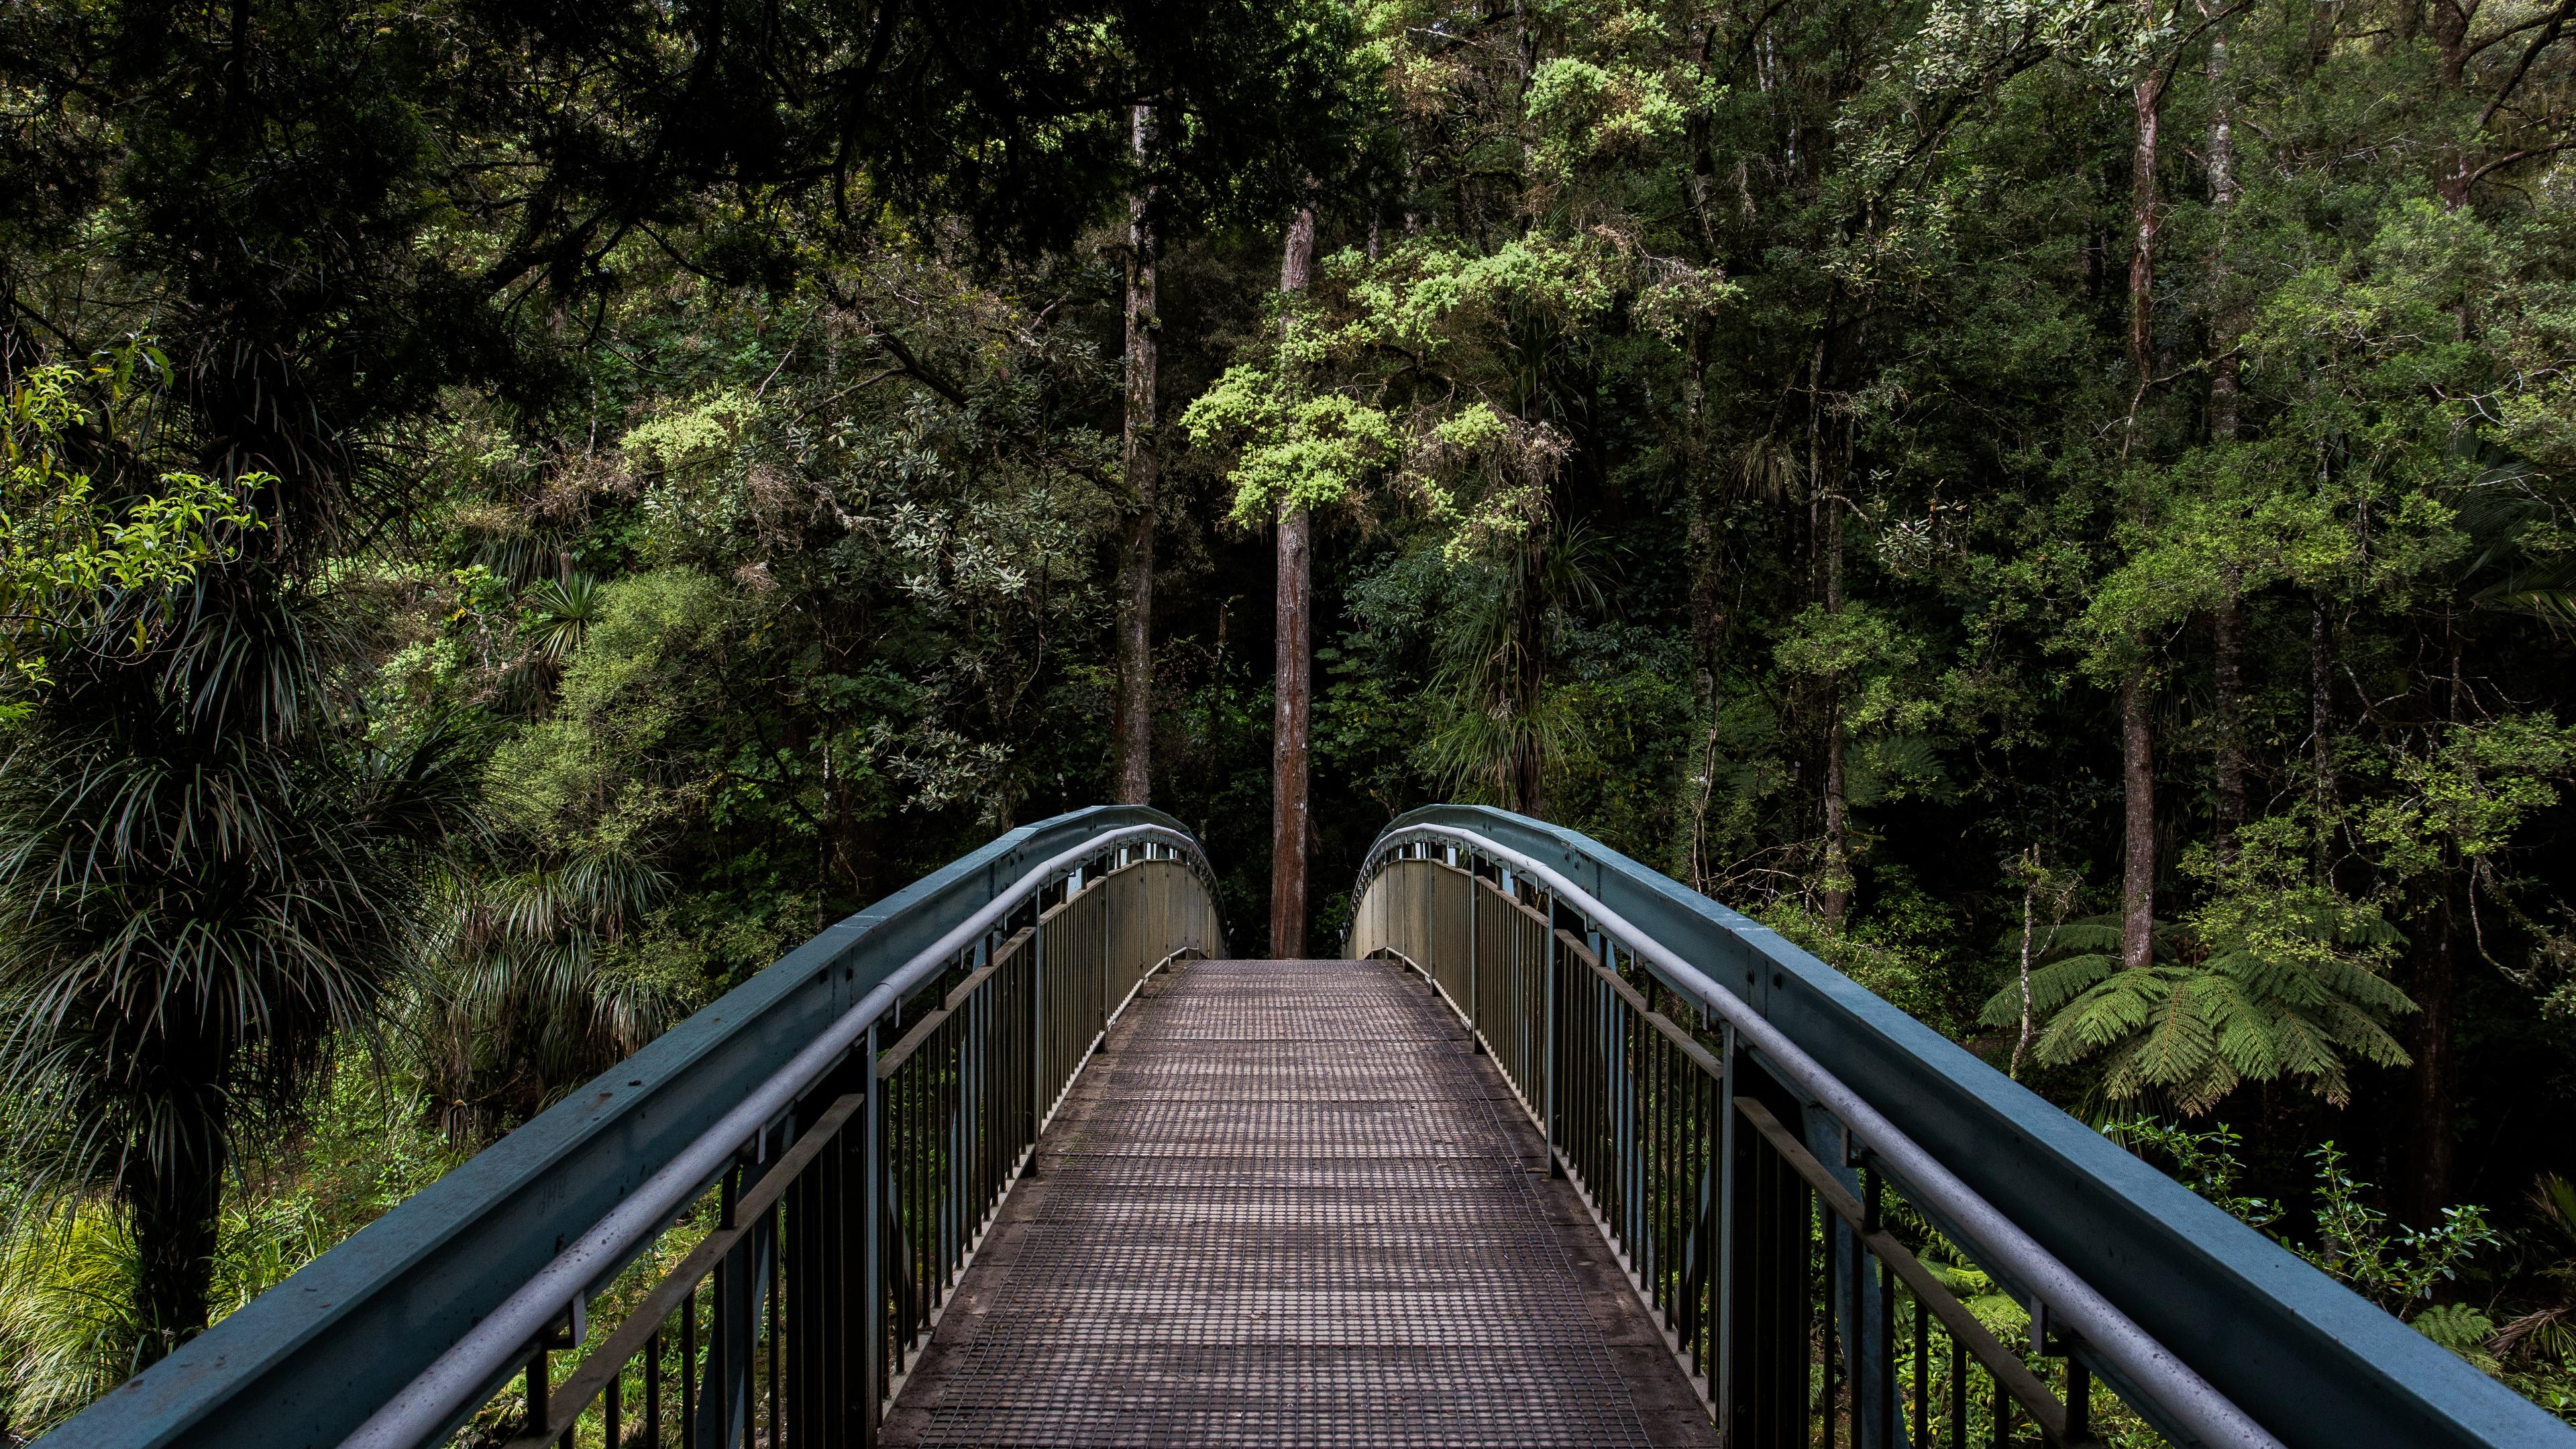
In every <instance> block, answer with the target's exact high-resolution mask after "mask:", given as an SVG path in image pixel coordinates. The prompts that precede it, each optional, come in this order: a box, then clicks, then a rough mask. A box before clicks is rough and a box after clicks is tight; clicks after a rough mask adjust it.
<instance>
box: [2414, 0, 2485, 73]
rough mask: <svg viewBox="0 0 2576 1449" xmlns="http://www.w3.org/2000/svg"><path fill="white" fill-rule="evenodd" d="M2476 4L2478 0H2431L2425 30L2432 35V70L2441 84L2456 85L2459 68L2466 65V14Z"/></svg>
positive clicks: (2468, 13) (2462, 68)
mask: <svg viewBox="0 0 2576 1449" xmlns="http://www.w3.org/2000/svg"><path fill="white" fill-rule="evenodd" d="M2477 8H2478V3H2477V0H2469V3H2468V4H2467V5H2466V6H2463V5H2461V4H2460V3H2459V0H2433V4H2432V7H2431V11H2430V13H2429V14H2427V15H2426V16H2425V17H2424V30H2425V33H2426V34H2428V35H2430V36H2431V37H2432V38H2433V53H2434V61H2433V73H2434V74H2436V75H2438V76H2440V77H2441V78H2442V83H2443V84H2444V85H2454V86H2455V85H2458V84H2459V83H2460V74H2461V72H2463V71H2464V70H2466V69H2467V68H2468V63H2469V17H2470V16H2471V15H2473V14H2475V13H2476V11H2477Z"/></svg>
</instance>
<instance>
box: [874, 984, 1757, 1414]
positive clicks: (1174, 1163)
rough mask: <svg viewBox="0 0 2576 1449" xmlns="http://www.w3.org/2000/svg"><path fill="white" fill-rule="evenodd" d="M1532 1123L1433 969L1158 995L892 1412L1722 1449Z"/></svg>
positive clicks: (1125, 1030)
mask: <svg viewBox="0 0 2576 1449" xmlns="http://www.w3.org/2000/svg"><path fill="white" fill-rule="evenodd" d="M1542 1154H1543V1148H1542V1145H1541V1143H1540V1140H1539V1137H1538V1134H1537V1133H1536V1131H1535V1130H1534V1129H1533V1128H1532V1127H1531V1126H1530V1124H1529V1121H1528V1118H1527V1117H1526V1115H1525V1114H1524V1113H1523V1112H1522V1110H1521V1108H1520V1106H1519V1104H1518V1103H1517V1102H1515V1101H1514V1100H1513V1099H1512V1098H1511V1097H1510V1095H1509V1093H1508V1090H1507V1089H1506V1088H1505V1087H1504V1085H1503V1083H1502V1080H1501V1078H1500V1077H1499V1076H1498V1075H1497V1074H1496V1073H1495V1072H1494V1071H1493V1070H1492V1068H1491V1067H1490V1066H1489V1065H1488V1064H1487V1063H1486V1062H1485V1061H1484V1060H1483V1059H1482V1058H1480V1057H1477V1056H1475V1055H1473V1054H1471V1052H1470V1049H1469V1044H1468V1041H1467V1036H1466V1032H1465V1029H1464V1028H1463V1027H1462V1026H1461V1025H1460V1024H1459V1023H1458V1021H1457V1019H1456V1018H1455V1016H1454V1015H1452V1014H1451V1013H1450V1012H1449V1011H1448V1010H1447V1009H1446V1008H1445V1007H1444V1006H1443V1005H1442V1004H1441V1003H1440V1002H1439V1000H1438V998H1437V997H1435V996H1434V995H1432V993H1431V992H1430V990H1429V988H1428V987H1427V986H1426V985H1425V984H1424V983H1423V982H1422V981H1421V980H1420V978H1418V977H1414V976H1411V975H1409V974H1407V973H1404V972H1402V971H1400V970H1398V969H1396V968H1394V967H1390V966H1388V965H1385V964H1383V963H1378V962H1358V961H1299V962H1260V961H1198V962H1192V963H1189V964H1188V965H1187V966H1186V967H1184V968H1181V969H1179V970H1177V971H1175V972H1172V973H1167V974H1166V975H1165V976H1163V977H1158V978H1156V980H1155V981H1154V982H1153V983H1152V984H1151V985H1150V986H1149V987H1148V991H1147V994H1145V995H1142V996H1140V997H1139V998H1138V1000H1137V1001H1136V1003H1135V1004H1134V1005H1133V1006H1132V1007H1131V1008H1130V1009H1129V1011H1128V1013H1127V1015H1126V1017H1125V1018H1124V1019H1122V1021H1121V1023H1120V1024H1119V1026H1118V1027H1117V1028H1116V1029H1115V1030H1113V1031H1112V1033H1111V1035H1110V1038H1109V1042H1108V1044H1107V1047H1106V1049H1105V1054H1104V1055H1103V1057H1102V1058H1101V1059H1100V1060H1098V1061H1095V1062H1094V1063H1093V1064H1092V1065H1091V1067H1090V1068H1089V1070H1087V1071H1086V1072H1085V1073H1084V1074H1083V1077H1082V1080H1081V1082H1080V1083H1079V1084H1078V1085H1077V1087H1076V1089H1075V1092H1074V1094H1073V1096H1072V1098H1071V1099H1069V1100H1068V1102H1067V1104H1066V1106H1065V1109H1064V1111H1063V1112H1062V1113H1061V1114H1060V1115H1059V1116H1058V1118H1057V1119H1056V1121H1055V1123H1054V1124H1053V1125H1052V1126H1051V1127H1050V1128H1049V1129H1048V1132H1047V1134H1046V1137H1045V1140H1044V1141H1043V1142H1041V1143H1040V1146H1039V1151H1038V1159H1037V1165H1036V1166H1037V1171H1036V1173H1035V1175H1034V1176H1033V1177H1031V1178H1030V1179H1028V1180H1026V1181H1023V1182H1022V1183H1021V1184H1020V1185H1019V1187H1018V1188H1017V1189H1016V1190H1015V1191H1014V1192H1013V1193H1012V1195H1011V1200H1010V1202H1009V1203H1008V1204H1007V1205H1006V1207H1005V1209H1004V1211H1003V1214H1002V1217H1001V1220H1000V1221H999V1222H998V1223H997V1224H996V1225H995V1227H994V1229H993V1231H992V1233H991V1234H990V1235H989V1236H988V1238H987V1240H986V1241H985V1243H984V1245H983V1246H982V1248H981V1249H980V1250H979V1251H978V1253H977V1254H976V1257H975V1261H974V1263H973V1265H972V1267H971V1268H970V1269H969V1271H968V1272H967V1274H966V1277H965V1280H964V1282H963V1283H962V1284H961V1285H960V1287H959V1290H958V1293H957V1295H956V1298H955V1299H954V1300H953V1302H952V1303H951V1305H950V1307H949V1309H948V1310H947V1313H946V1314H945V1316H944V1317H943V1318H942V1320H941V1322H940V1326H939V1329H938V1332H937V1333H936V1335H935V1336H934V1338H933V1341H932V1343H931V1346H930V1348H929V1349H928V1350H927V1351H926V1352H925V1353H924V1354H923V1356H922V1358H921V1360H920V1361H919V1363H918V1364H917V1365H916V1366H915V1368H914V1371H913V1373H912V1374H911V1375H910V1377H909V1378H908V1380H907V1381H906V1382H905V1384H904V1386H903V1390H902V1394H901V1397H900V1398H899V1399H898V1400H897V1402H896V1405H895V1410H894V1413H893V1415H892V1416H891V1417H890V1419H889V1421H888V1423H887V1426H886V1428H887V1437H888V1439H889V1441H890V1442H895V1443H912V1444H1177V1443H1203V1444H1316V1443H1333V1444H1405V1445H1414V1444H1419V1445H1433V1444H1541V1443H1554V1444H1586V1445H1591V1444H1603V1445H1610V1444H1649V1443H1681V1444H1705V1443H1709V1442H1711V1436H1710V1434H1709V1431H1708V1423H1707V1419H1706V1417H1705V1413H1704V1411H1703V1410H1702V1409H1701V1407H1700V1403H1699V1400H1698V1398H1697V1396H1696V1395H1695V1394H1694V1393H1693V1391H1692V1389H1691V1386H1690V1385H1689V1384H1688V1382H1687V1381H1685V1380H1684V1379H1683V1377H1682V1374H1681V1370H1680V1369H1679V1367H1678V1366H1677V1365H1676V1364H1675V1363H1674V1361H1673V1359H1672V1357H1671V1355H1670V1353H1669V1352H1668V1351H1667V1349H1666V1347H1665V1345H1664V1341H1663V1339H1662V1337H1661V1335H1660V1332H1659V1331H1658V1330H1657V1329H1656V1328H1655V1326H1654V1325H1653V1323H1652V1322H1651V1321H1650V1320H1649V1319H1648V1318H1647V1316H1646V1314H1645V1312H1644V1310H1643V1309H1642V1307H1641V1306H1640V1305H1639V1304H1638V1301H1637V1299H1636V1297H1635V1295H1634V1294H1633V1293H1632V1292H1631V1291H1630V1290H1629V1288H1628V1286H1627V1284H1626V1282H1625V1280H1624V1278H1622V1277H1621V1276H1620V1274H1619V1272H1618V1270H1617V1268H1616V1267H1615V1265H1614V1264H1613V1263H1612V1262H1611V1260H1610V1255H1609V1253H1608V1250H1607V1249H1606V1247H1605V1246H1604V1245H1603V1243H1602V1241H1601V1238H1600V1235H1599V1233H1598V1232H1597V1231H1595V1229H1594V1228H1593V1227H1592V1225H1591V1223H1590V1221H1589V1219H1588V1218H1587V1217H1586V1216H1585V1215H1584V1211H1583V1209H1582V1207H1581V1205H1580V1203H1579V1201H1578V1200H1577V1199H1576V1198H1575V1197H1574V1195H1573V1193H1572V1192H1571V1191H1570V1190H1568V1189H1567V1187H1566V1185H1565V1184H1564V1183H1562V1182H1559V1181H1551V1180H1550V1179H1549V1178H1548V1177H1547V1176H1546V1173H1545V1158H1544V1156H1543V1155H1542Z"/></svg>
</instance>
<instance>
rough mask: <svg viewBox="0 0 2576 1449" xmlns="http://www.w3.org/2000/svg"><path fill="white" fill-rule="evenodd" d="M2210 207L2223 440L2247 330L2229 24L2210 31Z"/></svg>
mask: <svg viewBox="0 0 2576 1449" xmlns="http://www.w3.org/2000/svg"><path fill="white" fill-rule="evenodd" d="M2209 94H2210V109H2209V209H2210V211H2211V212H2213V213H2214V214H2215V215H2216V216H2217V217H2218V220H2219V225H2218V228H2217V232H2218V235H2217V239H2216V244H2215V254H2214V255H2213V256H2212V257H2211V259H2210V270H2209V286H2210V291H2211V293H2212V300H2213V301H2214V303H2215V304H2216V305H2215V306H2214V307H2213V308H2212V313H2211V318H2210V324H2211V325H2210V339H2209V341H2210V347H2211V349H2212V350H2213V351H2215V352H2216V353H2217V354H2218V355H2217V356H2216V357H2214V358H2212V359H2211V360H2210V364H2209V435H2210V437H2211V438H2213V439H2215V440H2217V441H2220V442H2233V441H2235V439H2236V419H2237V402H2238V397H2237V395H2238V392H2239V380H2238V373H2239V369H2238V367H2237V359H2236V339H2237V337H2238V335H2239V334H2241V333H2242V332H2243V331H2244V328H2243V327H2242V325H2241V324H2240V321H2239V319H2238V318H2237V316H2236V308H2235V303H2234V301H2233V299H2232V298H2230V297H2229V295H2228V275H2229V274H2228V268H2227V224H2226V219H2227V214H2228V212H2229V211H2230V210H2231V209H2232V208H2233V207H2234V206H2235V205H2236V118H2235V110H2234V106H2235V98H2234V96H2233V95H2232V94H2231V93H2230V92H2229V90H2228V83H2227V28H2226V27H2225V26H2223V25H2222V26H2220V27H2218V28H2217V29H2215V30H2213V31H2211V32H2210V36H2209Z"/></svg>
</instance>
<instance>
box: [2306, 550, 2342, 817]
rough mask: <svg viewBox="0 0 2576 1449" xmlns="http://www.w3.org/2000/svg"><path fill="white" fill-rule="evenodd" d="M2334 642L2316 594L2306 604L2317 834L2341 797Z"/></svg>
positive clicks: (2323, 605) (2322, 599)
mask: <svg viewBox="0 0 2576 1449" xmlns="http://www.w3.org/2000/svg"><path fill="white" fill-rule="evenodd" d="M2333 643H2334V641H2333V639H2332V637H2331V636H2330V635H2329V634H2328V633H2327V632H2326V600H2325V595H2323V594H2318V595H2315V596H2313V597H2312V598H2311V599H2310V600H2309V605H2308V744H2309V749H2310V752H2311V753H2310V760H2311V762H2312V765H2313V768H2314V769H2315V771H2316V776H2317V781H2316V790H2317V812H2318V815H2319V816H2320V817H2321V818H2320V821H2319V825H2318V829H2319V830H2320V832H2326V831H2330V830H2332V829H2333V825H2334V812H2335V806H2336V803H2337V798H2338V796H2339V794H2340V791H2339V790H2338V789H2337V788H2336V781H2335V765H2334V741H2333V730H2334V648H2333Z"/></svg>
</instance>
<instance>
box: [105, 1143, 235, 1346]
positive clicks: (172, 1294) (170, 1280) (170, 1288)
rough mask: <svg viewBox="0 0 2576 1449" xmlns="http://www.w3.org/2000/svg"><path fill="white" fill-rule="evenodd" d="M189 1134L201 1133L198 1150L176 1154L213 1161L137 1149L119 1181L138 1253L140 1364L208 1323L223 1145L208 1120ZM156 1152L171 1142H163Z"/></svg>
mask: <svg viewBox="0 0 2576 1449" xmlns="http://www.w3.org/2000/svg"><path fill="white" fill-rule="evenodd" d="M181 1130H182V1133H183V1134H185V1132H186V1129H184V1128H183V1129H181ZM192 1135H195V1136H197V1137H200V1138H202V1139H206V1140H205V1141H204V1142H203V1143H202V1144H201V1148H200V1150H199V1151H198V1152H195V1153H185V1152H182V1153H181V1154H180V1155H182V1156H185V1157H190V1158H211V1160H190V1161H160V1160H156V1159H155V1158H154V1157H153V1156H152V1154H151V1153H149V1152H138V1153H136V1154H135V1159H136V1160H135V1164H134V1165H133V1167H131V1168H130V1169H129V1172H130V1176H129V1177H128V1178H127V1180H126V1183H125V1185H124V1188H125V1198H126V1201H127V1203H128V1204H129V1207H130V1209H131V1211H132V1213H133V1223H134V1249H135V1256H136V1258H137V1260H138V1262H137V1263H136V1267H137V1269H138V1273H137V1281H136V1285H135V1298H136V1302H135V1305H134V1306H135V1310H136V1314H137V1317H138V1318H139V1320H140V1324H139V1326H140V1328H141V1330H142V1339H141V1341H140V1342H139V1343H138V1344H137V1345H136V1349H135V1359H136V1363H137V1366H138V1367H140V1366H141V1365H143V1364H149V1363H154V1362H158V1361H159V1360H161V1359H163V1358H166V1357H168V1356H169V1354H170V1351H171V1350H172V1349H174V1348H177V1347H178V1346H179V1345H180V1344H182V1343H185V1342H187V1341H188V1340H189V1339H190V1338H192V1337H194V1336H195V1335H196V1334H197V1333H198V1332H199V1331H200V1330H202V1329H203V1328H204V1327H205V1326H206V1320H207V1318H208V1316H209V1312H210V1299H211V1297H212V1289H213V1284H214V1274H215V1244H216V1230H217V1224H218V1223H219V1222H220V1221H221V1218H222V1211H223V1182H224V1162H223V1149H222V1147H221V1146H220V1144H219V1142H217V1141H215V1140H214V1139H215V1138H216V1136H217V1133H216V1130H215V1129H213V1128H212V1127H208V1128H204V1129H202V1130H200V1131H199V1132H197V1133H195V1134H192ZM162 1151H164V1152H170V1151H173V1149H172V1148H171V1147H169V1146H167V1145H165V1146H164V1147H163V1148H162Z"/></svg>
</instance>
